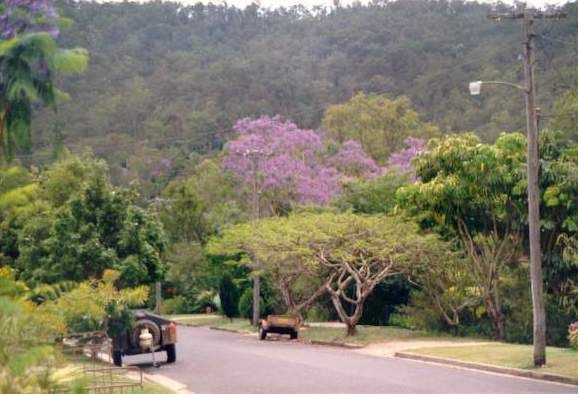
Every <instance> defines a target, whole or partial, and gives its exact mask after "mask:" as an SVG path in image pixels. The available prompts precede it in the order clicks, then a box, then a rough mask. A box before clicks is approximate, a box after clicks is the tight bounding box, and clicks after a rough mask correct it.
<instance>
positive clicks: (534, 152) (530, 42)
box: [488, 6, 566, 367]
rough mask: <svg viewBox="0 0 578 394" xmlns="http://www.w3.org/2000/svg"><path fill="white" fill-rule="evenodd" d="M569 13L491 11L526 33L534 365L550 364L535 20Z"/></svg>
mask: <svg viewBox="0 0 578 394" xmlns="http://www.w3.org/2000/svg"><path fill="white" fill-rule="evenodd" d="M565 16H566V14H564V13H562V12H558V11H554V12H552V11H547V12H546V11H539V10H535V9H532V8H525V6H524V8H522V9H521V10H516V11H513V12H509V13H490V14H489V15H488V18H489V19H493V20H497V21H501V20H503V19H521V20H522V21H523V29H524V35H525V42H524V79H525V89H524V93H525V96H526V131H527V134H528V136H527V140H528V151H527V177H528V224H529V231H528V238H529V243H530V283H531V289H532V311H533V323H534V366H536V367H540V366H542V365H544V364H546V310H545V308H544V295H543V286H544V285H543V274H542V252H541V250H540V190H539V183H538V182H539V181H538V179H539V171H540V157H539V151H538V118H537V112H536V95H535V93H536V86H535V83H534V63H535V56H534V20H535V19H546V18H548V19H560V18H564V17H565Z"/></svg>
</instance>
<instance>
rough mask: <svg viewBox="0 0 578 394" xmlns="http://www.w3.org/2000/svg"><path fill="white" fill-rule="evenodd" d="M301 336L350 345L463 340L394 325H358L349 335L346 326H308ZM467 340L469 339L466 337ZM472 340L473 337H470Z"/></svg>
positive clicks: (307, 338) (313, 339)
mask: <svg viewBox="0 0 578 394" xmlns="http://www.w3.org/2000/svg"><path fill="white" fill-rule="evenodd" d="M299 336H300V337H301V338H302V339H305V340H312V341H324V342H336V343H341V344H350V345H362V346H363V345H368V344H370V343H374V342H385V341H400V340H411V339H424V338H427V339H444V340H446V341H447V340H449V339H451V340H456V341H459V340H462V338H455V337H450V336H440V334H437V333H435V334H434V333H429V332H427V331H420V330H408V329H405V328H400V327H392V326H386V327H384V326H357V335H355V336H353V337H347V336H346V332H345V328H330V327H306V328H303V329H302V330H301V331H300V332H299ZM465 340H467V339H465ZM469 340H470V341H471V338H470V339H469Z"/></svg>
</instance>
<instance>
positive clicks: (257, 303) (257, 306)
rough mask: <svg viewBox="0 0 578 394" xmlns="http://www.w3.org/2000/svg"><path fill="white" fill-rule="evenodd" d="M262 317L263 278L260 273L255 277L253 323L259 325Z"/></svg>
mask: <svg viewBox="0 0 578 394" xmlns="http://www.w3.org/2000/svg"><path fill="white" fill-rule="evenodd" d="M260 318H261V278H260V277H259V276H258V275H255V276H254V277H253V322H252V323H253V325H254V326H258V325H259V319H260Z"/></svg>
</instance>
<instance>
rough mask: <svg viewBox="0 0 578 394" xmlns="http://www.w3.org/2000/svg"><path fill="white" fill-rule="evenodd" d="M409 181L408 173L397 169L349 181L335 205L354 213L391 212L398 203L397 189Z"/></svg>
mask: <svg viewBox="0 0 578 394" xmlns="http://www.w3.org/2000/svg"><path fill="white" fill-rule="evenodd" d="M409 182H410V175H409V174H408V173H398V172H395V171H387V172H386V173H385V174H384V175H382V176H379V177H376V178H373V179H368V180H358V181H354V182H349V183H347V184H345V185H344V187H343V192H342V193H341V194H340V195H339V196H338V197H337V199H336V200H335V202H334V205H335V206H336V207H337V208H339V209H340V210H351V211H353V212H354V213H365V214H378V213H391V212H392V211H393V209H394V208H395V205H396V203H397V201H396V197H395V195H396V192H397V189H399V188H400V187H402V186H404V185H406V184H408V183H409Z"/></svg>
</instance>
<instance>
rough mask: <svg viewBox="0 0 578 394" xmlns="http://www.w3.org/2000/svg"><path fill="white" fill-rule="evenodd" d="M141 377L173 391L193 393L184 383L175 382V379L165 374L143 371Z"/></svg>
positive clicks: (184, 393)
mask: <svg viewBox="0 0 578 394" xmlns="http://www.w3.org/2000/svg"><path fill="white" fill-rule="evenodd" d="M143 379H144V380H147V381H149V382H152V383H156V384H158V385H159V386H163V387H165V388H167V389H169V390H172V391H174V392H175V393H180V394H195V393H193V392H192V391H190V390H189V389H188V388H187V386H186V385H185V384H183V383H181V382H177V381H176V380H173V379H171V378H167V377H166V376H163V375H151V374H148V373H143Z"/></svg>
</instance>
